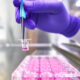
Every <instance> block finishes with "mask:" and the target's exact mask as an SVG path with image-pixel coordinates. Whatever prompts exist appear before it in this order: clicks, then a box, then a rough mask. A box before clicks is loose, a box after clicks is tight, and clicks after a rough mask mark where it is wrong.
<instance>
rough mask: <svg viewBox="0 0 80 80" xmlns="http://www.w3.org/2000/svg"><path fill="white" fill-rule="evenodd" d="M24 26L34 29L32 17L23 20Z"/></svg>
mask: <svg viewBox="0 0 80 80" xmlns="http://www.w3.org/2000/svg"><path fill="white" fill-rule="evenodd" d="M24 26H25V27H26V28H29V29H31V30H33V29H35V26H36V24H35V21H33V20H32V19H26V20H24Z"/></svg>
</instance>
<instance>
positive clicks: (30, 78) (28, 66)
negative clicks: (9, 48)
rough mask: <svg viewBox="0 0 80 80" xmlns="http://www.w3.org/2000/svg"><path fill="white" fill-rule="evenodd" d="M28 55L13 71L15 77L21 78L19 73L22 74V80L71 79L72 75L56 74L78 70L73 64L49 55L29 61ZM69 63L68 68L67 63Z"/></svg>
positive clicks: (15, 79)
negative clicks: (61, 75)
mask: <svg viewBox="0 0 80 80" xmlns="http://www.w3.org/2000/svg"><path fill="white" fill-rule="evenodd" d="M26 60H27V57H26V59H24V61H23V62H22V63H21V64H20V66H19V67H18V68H17V69H16V71H17V72H18V74H17V73H16V72H14V73H13V76H12V77H14V79H13V80H19V79H18V78H19V77H18V75H19V73H20V74H22V75H21V76H20V77H21V79H20V80H71V77H65V76H63V77H60V76H55V75H56V74H59V73H61V72H63V74H68V73H70V72H69V71H68V70H69V69H71V68H72V71H71V72H74V73H75V72H77V71H76V70H75V69H74V68H73V67H72V66H70V65H69V64H67V63H66V62H65V64H64V65H63V63H62V61H60V60H58V59H56V58H52V57H51V58H50V57H49V58H48V57H32V58H30V59H29V61H28V63H27V61H26ZM66 64H67V68H68V69H66V68H65V65H66Z"/></svg>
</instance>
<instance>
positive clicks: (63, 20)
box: [13, 0, 80, 37]
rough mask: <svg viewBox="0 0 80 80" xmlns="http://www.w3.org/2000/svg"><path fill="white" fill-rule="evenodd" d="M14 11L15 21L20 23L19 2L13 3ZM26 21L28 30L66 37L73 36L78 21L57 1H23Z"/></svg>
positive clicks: (18, 0) (15, 0)
mask: <svg viewBox="0 0 80 80" xmlns="http://www.w3.org/2000/svg"><path fill="white" fill-rule="evenodd" d="M13 3H14V5H15V7H16V8H17V9H16V21H17V22H18V23H20V0H14V1H13ZM24 8H25V10H26V19H25V20H24V26H25V27H27V28H30V29H34V28H38V29H40V30H43V31H46V32H52V33H60V34H63V35H65V36H67V37H71V36H73V35H75V34H76V33H77V32H78V30H79V26H80V22H79V21H80V19H79V18H77V17H74V16H71V15H70V14H69V13H68V12H67V10H66V8H65V6H64V4H63V3H62V2H61V1H59V0H24Z"/></svg>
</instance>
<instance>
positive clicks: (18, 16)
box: [15, 8, 20, 23]
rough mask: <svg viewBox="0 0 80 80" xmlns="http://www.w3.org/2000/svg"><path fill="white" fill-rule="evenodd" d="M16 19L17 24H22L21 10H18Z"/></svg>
mask: <svg viewBox="0 0 80 80" xmlns="http://www.w3.org/2000/svg"><path fill="white" fill-rule="evenodd" d="M15 17H16V22H17V23H20V10H19V9H18V8H17V9H16V13H15Z"/></svg>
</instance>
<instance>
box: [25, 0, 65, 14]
mask: <svg viewBox="0 0 80 80" xmlns="http://www.w3.org/2000/svg"><path fill="white" fill-rule="evenodd" d="M24 8H25V10H28V11H30V12H33V13H35V12H36V13H57V12H59V11H61V10H63V8H64V5H63V3H62V2H61V1H54V0H45V1H43V0H30V1H28V0H25V1H24Z"/></svg>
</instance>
